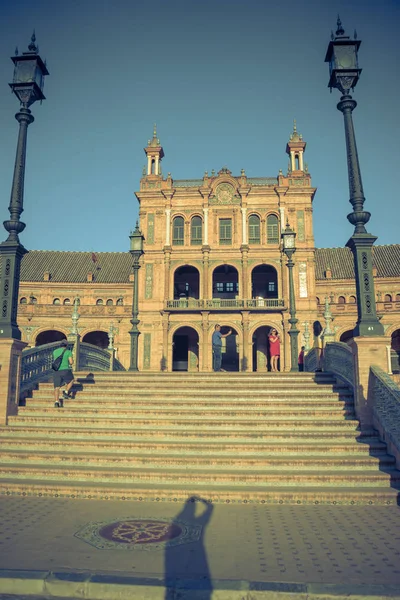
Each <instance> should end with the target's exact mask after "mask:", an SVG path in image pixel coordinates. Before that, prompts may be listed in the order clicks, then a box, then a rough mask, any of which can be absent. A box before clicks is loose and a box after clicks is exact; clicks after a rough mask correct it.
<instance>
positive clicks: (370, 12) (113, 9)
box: [0, 0, 400, 251]
mask: <svg viewBox="0 0 400 600" xmlns="http://www.w3.org/2000/svg"><path fill="white" fill-rule="evenodd" d="M338 12H339V13H340V16H341V18H342V23H343V25H344V27H345V29H346V31H347V32H348V33H351V34H352V33H353V30H354V28H356V29H357V32H358V37H359V39H361V40H362V45H361V48H360V53H359V60H360V65H361V67H362V68H363V73H362V76H361V79H360V81H359V83H358V86H357V88H356V90H355V94H354V97H355V99H356V100H357V102H358V103H359V105H358V107H357V109H356V110H355V112H354V113H353V116H354V122H355V129H356V135H357V143H358V149H359V156H360V162H361V172H362V176H363V183H364V190H365V195H366V204H365V209H366V210H369V211H370V212H371V213H372V218H371V221H370V223H369V224H368V228H369V231H370V232H371V233H373V234H375V235H377V236H378V242H377V243H378V244H391V243H398V242H399V233H398V232H399V209H398V204H399V201H398V172H399V165H400V152H399V141H398V139H399V135H400V127H399V114H398V110H399V104H398V99H399V95H400V84H399V77H398V73H399V64H400V56H399V54H400V52H399V43H398V27H399V23H400V18H399V17H400V4H399V1H398V0H397V1H396V0H380V1H379V2H376V1H374V2H372V1H371V0H352V1H351V2H349V1H348V0H339V1H338V2H336V3H334V2H323V1H322V0H318V1H316V0H315V1H313V0H304V1H303V2H299V1H298V0H285V1H284V2H278V1H269V0H268V1H267V0H246V1H244V0H242V1H239V0H230V1H223V0H152V1H151V2H146V1H141V2H139V1H138V0H68V2H61V1H58V0H29V1H28V0H1V2H0V132H1V137H0V144H1V154H0V156H1V160H0V199H1V202H0V208H1V213H0V222H1V221H3V220H4V219H7V218H8V215H9V213H8V210H7V206H8V203H9V197H10V187H11V179H12V173H13V165H14V156H15V147H16V141H17V131H18V125H17V122H16V121H15V119H14V113H15V112H16V110H17V108H18V102H17V99H16V98H15V97H14V96H13V95H12V94H11V93H10V90H9V88H8V83H9V82H10V81H11V79H12V74H13V67H12V63H11V61H10V56H12V55H13V54H14V49H15V46H16V45H18V47H19V50H20V52H22V51H25V50H26V49H27V45H28V43H29V39H30V35H31V33H32V30H33V28H35V29H36V35H37V41H38V44H39V47H40V54H41V56H42V58H46V59H47V64H48V68H49V71H50V77H48V78H47V79H46V83H45V89H44V92H45V95H46V97H47V100H46V101H44V102H43V104H42V105H40V104H38V103H37V104H34V105H33V107H32V112H33V114H34V116H35V122H34V123H33V124H32V125H31V126H30V127H29V134H28V156H27V171H26V181H25V203H24V206H25V211H24V213H23V215H22V220H23V221H24V222H26V224H27V227H26V230H25V231H24V232H23V233H22V235H21V242H22V243H23V244H24V245H25V246H26V248H28V249H44V250H46V249H52V250H95V251H125V250H127V249H128V247H129V239H128V235H129V231H130V229H132V228H133V227H134V224H135V220H136V218H137V213H138V204H137V200H136V198H135V196H134V191H135V190H138V188H139V180H140V177H141V172H142V167H143V165H144V163H145V156H144V152H143V147H144V146H145V145H146V143H147V140H148V138H149V137H151V134H152V128H153V123H154V122H156V123H157V126H158V134H159V138H160V140H161V143H162V145H163V147H164V152H165V158H164V160H163V171H164V174H165V175H166V174H167V172H168V171H170V172H171V174H172V176H173V177H174V178H175V179H188V178H200V177H202V175H203V173H204V171H205V170H208V171H211V169H213V168H214V169H216V170H219V169H220V168H221V167H222V166H224V165H226V166H228V168H229V169H230V170H231V171H232V172H233V174H239V173H240V169H242V168H244V169H245V170H246V173H247V175H248V176H250V177H262V176H269V177H271V176H276V175H277V173H278V171H279V169H280V168H282V170H283V171H284V172H286V168H287V162H288V161H287V156H286V154H285V146H286V142H287V140H288V137H289V134H290V132H291V130H292V123H293V118H296V119H297V125H298V130H299V132H301V133H302V134H303V137H304V140H305V141H306V142H307V149H306V156H305V160H306V161H307V162H308V165H309V170H310V173H311V175H312V182H313V185H314V186H315V187H317V188H318V191H317V194H316V197H315V200H314V231H315V240H316V245H317V246H318V247H333V246H341V245H344V244H345V243H346V241H347V239H348V238H349V237H350V235H351V234H352V227H351V225H350V224H349V223H348V221H347V219H346V215H347V214H348V213H349V212H350V210H351V206H350V204H349V202H348V198H349V192H348V182H347V167H346V156H345V141H344V135H343V122H342V121H343V119H342V115H341V113H339V111H337V110H336V104H337V102H338V101H339V96H340V94H339V92H338V91H336V90H334V91H333V93H332V94H331V95H330V94H329V89H328V88H327V82H328V66H327V64H325V63H324V58H325V52H326V48H327V45H328V43H329V40H330V32H331V29H332V28H335V24H336V16H337V13H338ZM2 231H3V234H1V233H0V239H1V240H4V239H6V232H5V230H4V229H2Z"/></svg>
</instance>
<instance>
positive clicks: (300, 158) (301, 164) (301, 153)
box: [299, 151, 304, 171]
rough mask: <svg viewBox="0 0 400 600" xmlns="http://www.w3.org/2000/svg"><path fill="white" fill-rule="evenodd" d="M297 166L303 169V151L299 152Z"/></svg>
mask: <svg viewBox="0 0 400 600" xmlns="http://www.w3.org/2000/svg"><path fill="white" fill-rule="evenodd" d="M299 168H300V171H304V162H303V152H301V151H300V152H299Z"/></svg>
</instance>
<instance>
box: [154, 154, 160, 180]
mask: <svg viewBox="0 0 400 600" xmlns="http://www.w3.org/2000/svg"><path fill="white" fill-rule="evenodd" d="M154 174H155V175H159V174H160V157H159V155H158V154H156V164H155V168H154Z"/></svg>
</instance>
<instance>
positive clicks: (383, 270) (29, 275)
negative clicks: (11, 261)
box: [0, 244, 400, 283]
mask: <svg viewBox="0 0 400 600" xmlns="http://www.w3.org/2000/svg"><path fill="white" fill-rule="evenodd" d="M372 256H373V264H374V266H376V268H377V276H378V277H400V244H393V245H390V246H373V247H372ZM93 258H95V259H96V260H95V261H93ZM315 260H316V279H317V281H318V280H325V271H326V270H327V269H328V268H329V269H330V270H331V272H332V279H354V265H353V255H352V253H351V250H350V249H349V248H317V249H316V250H315ZM0 270H1V265H0ZM46 271H47V272H49V273H50V281H52V282H59V283H67V282H68V283H87V275H88V273H90V272H91V273H93V277H94V282H96V283H129V275H130V274H131V272H132V258H131V255H130V254H129V252H96V253H95V254H94V255H93V254H92V252H61V251H52V250H31V251H29V252H28V253H27V254H25V255H24V257H23V258H22V263H21V281H43V280H44V273H45V272H46Z"/></svg>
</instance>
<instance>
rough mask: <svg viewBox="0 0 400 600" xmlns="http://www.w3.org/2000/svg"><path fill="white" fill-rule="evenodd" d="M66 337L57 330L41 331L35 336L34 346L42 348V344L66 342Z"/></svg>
mask: <svg viewBox="0 0 400 600" xmlns="http://www.w3.org/2000/svg"><path fill="white" fill-rule="evenodd" d="M66 339H67V336H66V335H65V333H62V331H58V330H57V329H48V330H46V331H41V332H40V333H38V335H37V336H36V340H35V346H43V345H44V344H51V343H52V342H61V340H66Z"/></svg>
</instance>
